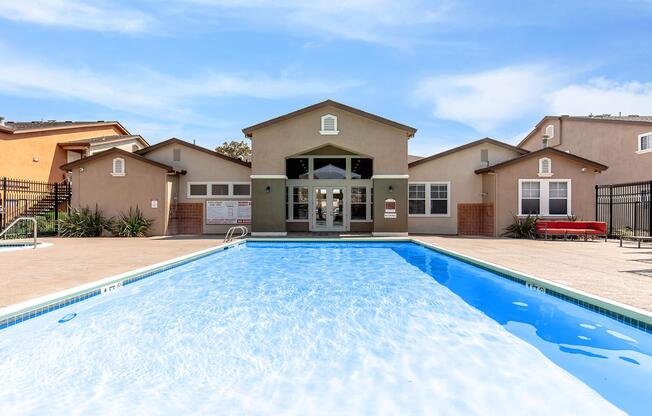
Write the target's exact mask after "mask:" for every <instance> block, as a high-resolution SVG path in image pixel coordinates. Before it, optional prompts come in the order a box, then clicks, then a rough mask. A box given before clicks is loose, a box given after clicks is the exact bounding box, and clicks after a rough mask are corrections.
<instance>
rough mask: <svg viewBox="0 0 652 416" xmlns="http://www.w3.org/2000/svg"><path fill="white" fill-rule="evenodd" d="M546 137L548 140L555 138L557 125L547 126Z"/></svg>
mask: <svg viewBox="0 0 652 416" xmlns="http://www.w3.org/2000/svg"><path fill="white" fill-rule="evenodd" d="M544 135H545V136H544V137H546V138H547V139H548V140H550V139H552V138H553V137H555V125H554V124H548V125H547V126H546V130H545V133H544Z"/></svg>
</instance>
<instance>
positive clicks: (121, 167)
mask: <svg viewBox="0 0 652 416" xmlns="http://www.w3.org/2000/svg"><path fill="white" fill-rule="evenodd" d="M125 174H126V169H125V160H124V159H123V158H121V157H116V158H114V159H113V171H112V172H111V175H112V176H125Z"/></svg>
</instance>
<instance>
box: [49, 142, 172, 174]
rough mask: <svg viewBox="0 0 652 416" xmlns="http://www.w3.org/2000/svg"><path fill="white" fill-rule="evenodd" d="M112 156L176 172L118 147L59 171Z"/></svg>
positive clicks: (71, 163)
mask: <svg viewBox="0 0 652 416" xmlns="http://www.w3.org/2000/svg"><path fill="white" fill-rule="evenodd" d="M110 155H114V156H118V155H119V156H124V157H129V158H132V159H136V160H139V161H141V162H145V163H149V164H150V165H153V166H156V167H158V168H161V169H165V170H167V171H168V172H176V171H175V170H174V168H173V167H172V166H169V165H166V164H164V163H159V162H157V161H155V160H151V159H147V158H146V157H143V156H140V155H137V154H135V153H132V152H127V151H126V150H122V149H119V148H117V147H112V148H110V149H109V150H104V151H102V152H97V153H95V154H94V155H92V156H88V157H84V158H81V159H77V160H75V161H73V162H70V163H66V164H65V165H61V166H59V169H61V170H63V171H68V170H70V169H71V168H74V167H75V166H79V165H82V164H84V163H88V162H92V161H94V160H97V159H102V158H104V157H107V156H110ZM181 173H183V172H181Z"/></svg>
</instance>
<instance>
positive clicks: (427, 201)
mask: <svg viewBox="0 0 652 416" xmlns="http://www.w3.org/2000/svg"><path fill="white" fill-rule="evenodd" d="M410 185H423V186H424V187H425V211H424V212H425V213H424V214H410ZM431 185H446V195H447V198H446V202H447V204H446V214H431V213H430V206H431V204H432V198H431V191H430V186H431ZM412 199H413V200H415V199H416V200H418V198H412ZM451 199H452V195H451V182H450V181H435V182H422V181H415V182H408V189H407V201H408V217H414V218H448V217H450V216H451Z"/></svg>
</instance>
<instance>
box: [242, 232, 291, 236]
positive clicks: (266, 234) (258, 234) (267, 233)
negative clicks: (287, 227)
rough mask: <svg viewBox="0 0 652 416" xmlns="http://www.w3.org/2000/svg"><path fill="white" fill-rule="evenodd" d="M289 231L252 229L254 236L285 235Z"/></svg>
mask: <svg viewBox="0 0 652 416" xmlns="http://www.w3.org/2000/svg"><path fill="white" fill-rule="evenodd" d="M286 235H288V233H287V231H252V232H251V236H252V237H285V236H286Z"/></svg>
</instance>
